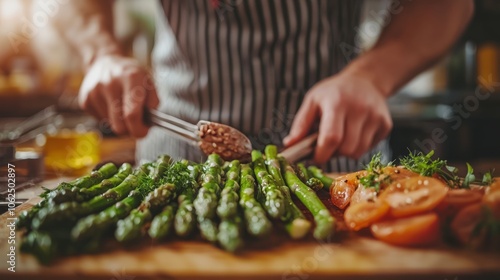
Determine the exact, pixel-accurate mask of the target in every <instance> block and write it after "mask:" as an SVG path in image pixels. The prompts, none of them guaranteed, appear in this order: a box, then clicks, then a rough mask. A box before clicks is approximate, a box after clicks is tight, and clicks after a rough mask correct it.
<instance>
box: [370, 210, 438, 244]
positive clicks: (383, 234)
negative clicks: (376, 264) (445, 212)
mask: <svg viewBox="0 0 500 280" xmlns="http://www.w3.org/2000/svg"><path fill="white" fill-rule="evenodd" d="M370 230H371V232H372V234H373V236H375V238H377V239H379V240H382V241H384V242H386V243H389V244H393V245H399V246H424V245H430V244H434V243H436V242H437V241H438V240H439V239H440V230H439V218H438V216H437V214H436V213H427V214H423V215H418V216H412V217H406V218H399V219H394V220H390V221H384V222H378V223H374V224H373V225H372V226H371V227H370Z"/></svg>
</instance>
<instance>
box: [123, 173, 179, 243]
mask: <svg viewBox="0 0 500 280" xmlns="http://www.w3.org/2000/svg"><path fill="white" fill-rule="evenodd" d="M175 192H176V187H175V185H173V184H171V183H166V184H163V185H161V186H159V187H158V188H156V189H154V190H153V191H151V192H150V193H149V194H148V195H147V196H146V198H145V199H144V200H143V201H142V203H141V205H139V207H138V208H136V209H134V210H132V211H131V212H130V214H129V215H128V216H127V217H126V218H125V219H123V220H120V221H118V224H117V228H116V231H115V238H116V240H118V241H119V242H127V241H131V240H134V239H136V238H138V237H141V236H142V235H143V233H144V225H145V224H146V223H147V222H149V221H151V220H152V218H153V213H156V212H157V211H158V210H160V209H161V207H162V206H164V205H167V204H168V203H169V202H170V201H172V200H173V198H174V197H175Z"/></svg>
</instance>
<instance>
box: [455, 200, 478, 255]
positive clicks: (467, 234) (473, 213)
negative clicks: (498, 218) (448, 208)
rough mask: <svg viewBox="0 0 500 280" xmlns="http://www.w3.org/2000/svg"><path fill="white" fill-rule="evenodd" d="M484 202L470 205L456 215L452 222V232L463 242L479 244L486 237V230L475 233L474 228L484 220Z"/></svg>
mask: <svg viewBox="0 0 500 280" xmlns="http://www.w3.org/2000/svg"><path fill="white" fill-rule="evenodd" d="M484 206H485V205H484V204H483V203H474V204H472V205H469V206H467V207H465V208H463V209H462V210H460V212H458V214H457V215H456V216H455V218H454V219H453V221H452V222H451V225H450V227H451V232H452V234H453V236H454V237H455V238H456V239H457V240H458V241H459V242H460V243H462V244H464V245H465V244H467V245H473V244H474V245H476V246H477V245H479V244H482V243H483V242H484V240H485V238H486V232H484V231H482V232H478V233H477V234H476V235H473V232H474V229H475V228H476V227H477V226H478V224H479V223H480V222H481V221H482V220H483V207H484Z"/></svg>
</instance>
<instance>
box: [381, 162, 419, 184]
mask: <svg viewBox="0 0 500 280" xmlns="http://www.w3.org/2000/svg"><path fill="white" fill-rule="evenodd" d="M383 173H384V174H385V175H389V176H390V177H391V182H395V181H399V180H402V179H406V178H410V177H415V176H419V174H418V173H415V172H413V171H410V170H408V169H406V168H404V167H401V166H387V167H384V170H383Z"/></svg>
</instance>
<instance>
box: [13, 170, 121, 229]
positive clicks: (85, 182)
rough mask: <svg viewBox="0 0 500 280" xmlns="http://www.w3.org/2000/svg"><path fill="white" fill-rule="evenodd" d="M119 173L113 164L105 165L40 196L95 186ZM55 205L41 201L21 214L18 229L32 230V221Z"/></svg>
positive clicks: (46, 200)
mask: <svg viewBox="0 0 500 280" xmlns="http://www.w3.org/2000/svg"><path fill="white" fill-rule="evenodd" d="M116 172H117V169H116V166H115V165H114V164H113V163H107V164H105V165H103V166H102V167H101V168H99V170H96V171H92V172H91V173H90V174H89V175H86V176H83V177H80V178H77V179H75V180H73V181H71V182H62V183H60V184H59V185H58V186H57V187H56V188H55V189H53V190H48V189H47V190H46V191H45V192H44V193H42V194H41V195H40V197H42V198H44V197H46V196H48V195H49V193H51V192H57V191H58V190H60V189H71V188H74V187H75V188H87V187H90V186H93V185H95V184H97V183H99V182H100V181H102V180H103V179H106V178H109V177H111V176H113V174H115V173H116ZM52 204H53V203H49V200H48V199H44V200H42V201H40V202H39V203H38V204H37V205H35V206H34V207H32V208H31V209H30V210H25V211H23V212H21V214H20V215H19V217H18V219H17V221H16V228H17V229H22V228H31V223H32V220H33V219H34V218H35V217H36V215H37V214H38V212H39V211H40V210H42V209H44V208H46V207H51V206H52Z"/></svg>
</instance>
